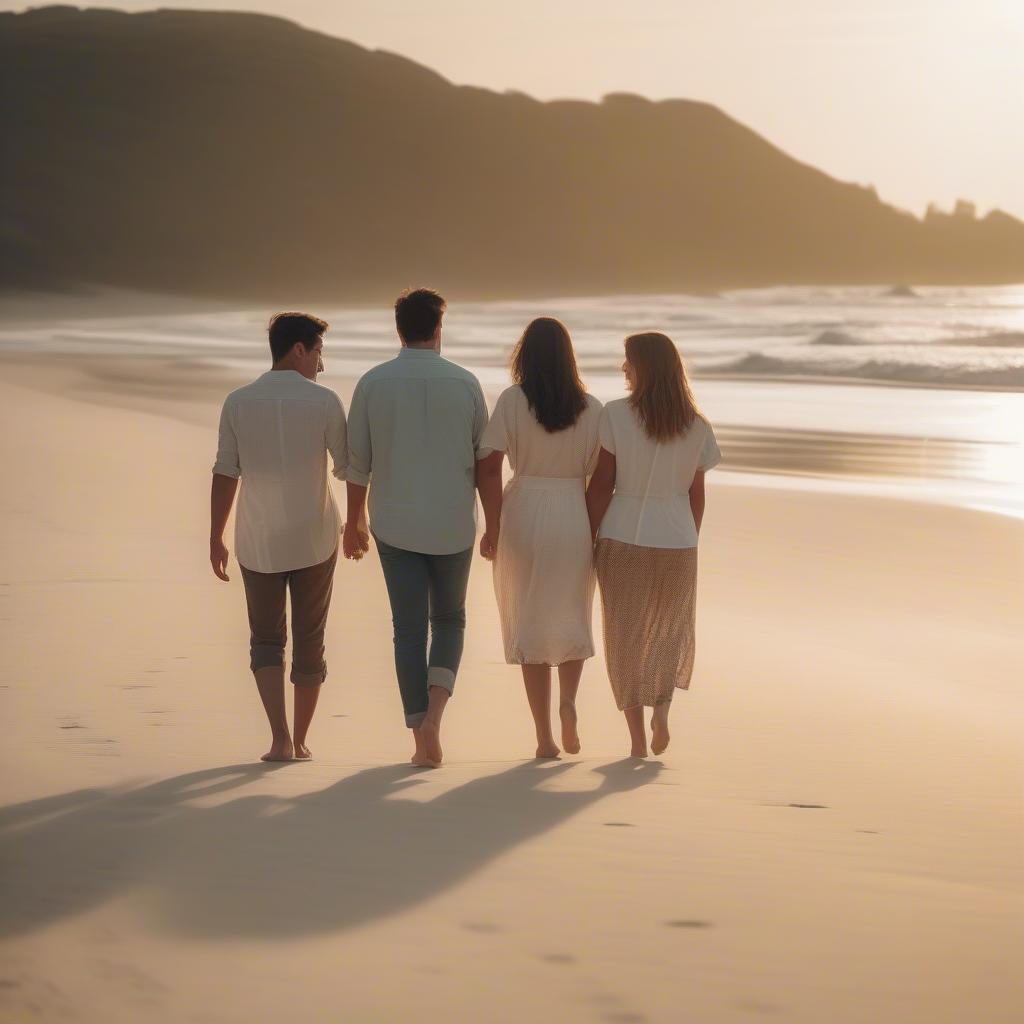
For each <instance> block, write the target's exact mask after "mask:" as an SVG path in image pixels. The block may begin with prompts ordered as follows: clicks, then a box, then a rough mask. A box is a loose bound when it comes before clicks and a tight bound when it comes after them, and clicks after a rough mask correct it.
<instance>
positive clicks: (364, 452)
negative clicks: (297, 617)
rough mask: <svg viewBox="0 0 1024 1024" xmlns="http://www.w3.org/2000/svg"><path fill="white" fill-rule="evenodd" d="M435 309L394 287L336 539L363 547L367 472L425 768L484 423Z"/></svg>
mask: <svg viewBox="0 0 1024 1024" xmlns="http://www.w3.org/2000/svg"><path fill="white" fill-rule="evenodd" d="M444 310H445V301H444V299H443V298H441V296H440V295H438V294H437V293H436V292H433V291H429V290H428V289H426V288H420V289H417V290H416V291H411V292H407V293H405V294H404V295H402V296H400V297H399V299H398V301H397V302H396V303H395V323H396V325H397V327H398V335H399V337H400V339H401V341H402V349H401V351H400V352H399V354H398V356H397V358H395V359H392V360H390V361H389V362H386V363H381V364H380V365H379V366H375V367H374V368H373V369H372V370H370V371H369V372H368V373H366V374H364V375H363V377H362V379H361V380H360V381H359V383H358V384H357V385H356V389H355V392H354V393H353V395H352V406H351V409H350V410H349V423H348V469H347V471H346V478H347V481H348V483H347V488H348V509H349V525H348V526H346V528H345V537H344V549H345V557H346V558H359V557H361V556H362V553H363V552H364V551H365V550H367V547H368V540H366V539H364V538H363V537H362V536H361V535H360V533H359V530H358V529H357V523H358V522H359V521H360V517H361V514H362V510H363V508H364V505H365V502H366V496H367V493H366V492H367V487H368V486H369V485H370V478H371V476H372V478H373V486H372V487H369V492H370V493H369V500H370V528H371V531H372V533H373V536H374V539H375V540H376V542H377V552H378V554H379V555H380V561H381V567H382V568H383V570H384V579H385V582H386V583H387V588H388V598H389V599H390V602H391V613H392V620H393V623H394V639H395V669H396V672H397V675H398V686H399V690H400V691H401V694H402V706H403V708H404V710H405V724H406V725H407V726H408V727H409V728H410V729H412V732H413V738H414V740H415V744H416V749H415V753H414V754H413V757H412V762H413V764H417V765H423V766H429V767H433V768H437V767H439V766H440V764H441V758H442V751H441V731H440V730H441V716H442V713H443V712H444V708H445V705H446V704H447V702H448V698H449V697H450V696H451V693H452V691H453V689H454V687H455V676H456V674H457V673H458V670H459V661H460V660H461V658H462V644H463V637H464V634H465V630H466V585H467V583H468V581H469V567H470V564H471V562H472V559H473V546H474V541H475V539H476V491H475V469H476V452H477V449H478V448H479V445H480V436H481V434H482V433H483V430H484V427H485V426H486V424H487V404H486V403H485V401H484V395H483V391H482V390H481V388H480V383H479V381H477V379H476V377H474V376H473V374H471V373H470V372H469V371H468V370H464V369H463V368H462V367H461V366H456V365H455V363H451V362H449V361H448V360H447V359H443V358H442V357H441V352H440V349H441V318H442V316H443V315H444ZM350 527H351V528H350ZM428 627H429V632H430V633H431V634H432V635H431V638H430V650H429V655H428V651H427V636H428Z"/></svg>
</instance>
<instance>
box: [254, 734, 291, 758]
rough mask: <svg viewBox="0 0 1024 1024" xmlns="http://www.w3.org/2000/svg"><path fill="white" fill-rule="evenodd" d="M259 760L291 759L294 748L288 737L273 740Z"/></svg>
mask: <svg viewBox="0 0 1024 1024" xmlns="http://www.w3.org/2000/svg"><path fill="white" fill-rule="evenodd" d="M260 760H261V761H293V760H295V749H294V748H293V747H292V741H291V740H290V739H284V740H274V742H273V743H272V744H271V745H270V749H269V750H268V751H267V752H266V753H265V754H264V755H263V756H262V757H261V758H260Z"/></svg>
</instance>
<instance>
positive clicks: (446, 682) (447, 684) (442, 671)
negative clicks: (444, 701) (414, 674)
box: [427, 665, 455, 693]
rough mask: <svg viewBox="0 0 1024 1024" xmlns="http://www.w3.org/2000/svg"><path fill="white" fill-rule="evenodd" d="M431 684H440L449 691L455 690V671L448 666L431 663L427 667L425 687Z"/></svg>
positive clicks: (428, 687)
mask: <svg viewBox="0 0 1024 1024" xmlns="http://www.w3.org/2000/svg"><path fill="white" fill-rule="evenodd" d="M431 686H440V687H441V688H442V689H444V690H447V691H448V692H449V693H454V692H455V673H454V672H453V671H452V670H451V669H450V668H442V667H441V666H440V665H431V666H430V668H428V669H427V689H428V690H429V689H430V687H431Z"/></svg>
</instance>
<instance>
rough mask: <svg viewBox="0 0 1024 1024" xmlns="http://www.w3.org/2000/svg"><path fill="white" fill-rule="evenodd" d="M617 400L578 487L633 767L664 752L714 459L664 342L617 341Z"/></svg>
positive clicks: (685, 661)
mask: <svg viewBox="0 0 1024 1024" xmlns="http://www.w3.org/2000/svg"><path fill="white" fill-rule="evenodd" d="M622 369H623V372H624V373H625V375H626V383H627V386H628V388H629V390H630V392H631V394H630V396H629V397H628V398H621V399H619V400H617V401H614V402H609V403H608V404H607V405H606V406H605V407H604V411H603V412H602V414H601V426H600V433H601V452H600V456H599V458H598V463H597V467H596V469H595V470H594V474H593V476H592V478H591V481H590V486H589V487H588V489H587V507H588V511H589V513H590V523H591V528H592V530H593V533H594V535H595V536H596V537H597V553H596V556H595V563H596V568H597V578H598V582H599V583H600V586H601V608H602V611H603V613H604V644H605V658H606V661H607V663H608V678H609V680H610V682H611V684H612V692H613V693H614V695H615V701H616V703H617V704H618V707H619V710H620V711H622V712H623V713H624V714H625V716H626V723H627V725H628V726H629V733H630V738H631V740H632V754H633V756H634V757H646V756H647V733H646V731H645V729H644V720H643V711H644V708H645V707H649V708H653V709H654V712H653V716H652V719H651V729H652V730H653V735H652V737H651V750H653V751H654V753H655V754H660V753H662V751H664V749H665V748H666V747H667V746H668V741H669V733H668V710H669V706H670V704H671V701H672V696H673V694H674V693H675V691H676V689H683V690H685V689H687V688H688V687H689V685H690V676H691V674H692V672H693V654H694V625H695V621H696V620H695V615H696V596H697V536H698V534H699V532H700V526H701V521H702V519H703V517H704V473H705V472H706V471H707V470H709V469H710V468H711V467H712V466H715V465H717V464H718V462H719V461H720V459H721V455H720V454H719V451H718V445H717V443H716V442H715V435H714V431H712V429H711V425H710V424H709V423H708V422H707V420H705V419H704V417H703V416H701V414H700V412H699V410H698V409H697V406H696V403H695V402H694V398H693V393H692V391H691V390H690V384H689V381H688V380H687V378H686V370H685V368H684V367H683V362H682V360H681V359H680V358H679V352H678V351H677V350H676V347H675V345H673V344H672V342H671V340H670V339H669V338H667V337H666V336H665V335H664V334H657V333H653V332H652V333H647V334H634V335H632V336H631V337H629V338H627V339H626V360H625V362H624V363H623V364H622Z"/></svg>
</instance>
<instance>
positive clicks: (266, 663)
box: [249, 644, 284, 672]
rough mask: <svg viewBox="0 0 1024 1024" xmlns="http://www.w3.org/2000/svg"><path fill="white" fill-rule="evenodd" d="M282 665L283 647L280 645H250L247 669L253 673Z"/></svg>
mask: <svg viewBox="0 0 1024 1024" xmlns="http://www.w3.org/2000/svg"><path fill="white" fill-rule="evenodd" d="M283 664H284V646H283V645H281V644H251V645H250V647H249V668H250V669H252V671H253V672H256V671H258V670H259V669H261V668H274V667H275V666H278V665H283Z"/></svg>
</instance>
